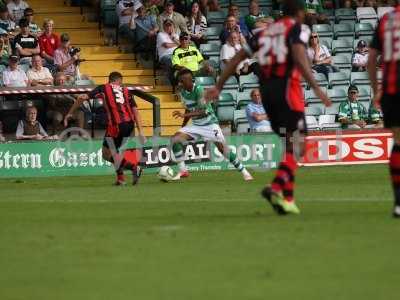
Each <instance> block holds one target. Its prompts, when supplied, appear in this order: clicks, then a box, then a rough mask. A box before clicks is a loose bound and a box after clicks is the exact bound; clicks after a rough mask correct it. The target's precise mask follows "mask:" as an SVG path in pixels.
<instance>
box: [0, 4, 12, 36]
mask: <svg viewBox="0 0 400 300" xmlns="http://www.w3.org/2000/svg"><path fill="white" fill-rule="evenodd" d="M0 28H1V29H3V30H5V31H7V32H8V33H11V32H13V31H14V30H15V23H14V21H12V20H11V18H10V14H9V12H8V9H7V7H6V6H0Z"/></svg>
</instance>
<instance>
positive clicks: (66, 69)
mask: <svg viewBox="0 0 400 300" xmlns="http://www.w3.org/2000/svg"><path fill="white" fill-rule="evenodd" d="M60 39H61V43H60V47H59V48H58V49H57V50H55V51H54V65H55V66H56V67H57V69H58V70H59V71H60V72H62V73H64V75H65V76H66V77H67V80H68V81H69V82H71V83H72V82H74V81H75V76H76V64H77V62H78V61H79V53H77V54H75V55H74V56H71V53H70V50H71V41H70V37H69V35H68V33H63V34H61V37H60Z"/></svg>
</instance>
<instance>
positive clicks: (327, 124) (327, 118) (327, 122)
mask: <svg viewBox="0 0 400 300" xmlns="http://www.w3.org/2000/svg"><path fill="white" fill-rule="evenodd" d="M335 120H336V114H329V115H326V114H325V115H320V116H319V119H318V123H319V127H320V128H321V129H322V130H332V129H337V128H340V127H341V125H340V123H337V122H336V121H335Z"/></svg>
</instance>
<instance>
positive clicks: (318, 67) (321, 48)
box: [307, 32, 337, 79]
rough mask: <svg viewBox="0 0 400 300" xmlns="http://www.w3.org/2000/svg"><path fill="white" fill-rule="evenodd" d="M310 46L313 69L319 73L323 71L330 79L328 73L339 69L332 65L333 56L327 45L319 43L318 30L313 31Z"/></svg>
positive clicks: (309, 52)
mask: <svg viewBox="0 0 400 300" xmlns="http://www.w3.org/2000/svg"><path fill="white" fill-rule="evenodd" d="M309 46H310V47H309V48H308V50H307V51H308V57H309V59H310V61H311V63H312V69H313V70H314V71H315V72H317V73H322V74H324V75H325V76H326V78H327V79H328V73H331V72H336V71H337V69H336V67H334V66H333V65H332V56H331V53H330V52H329V49H328V48H327V47H326V46H325V45H321V44H320V43H319V37H318V34H317V33H316V32H312V33H311V37H310V43H309Z"/></svg>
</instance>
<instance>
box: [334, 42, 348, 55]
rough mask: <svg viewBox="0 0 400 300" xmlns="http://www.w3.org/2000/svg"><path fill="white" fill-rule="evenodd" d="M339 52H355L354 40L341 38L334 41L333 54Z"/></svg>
mask: <svg viewBox="0 0 400 300" xmlns="http://www.w3.org/2000/svg"><path fill="white" fill-rule="evenodd" d="M339 53H351V54H353V40H351V41H350V40H349V39H343V40H342V39H340V40H333V41H332V54H333V55H337V54H339Z"/></svg>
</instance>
